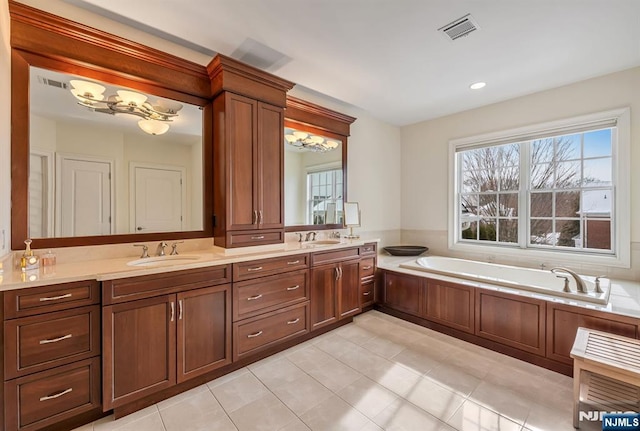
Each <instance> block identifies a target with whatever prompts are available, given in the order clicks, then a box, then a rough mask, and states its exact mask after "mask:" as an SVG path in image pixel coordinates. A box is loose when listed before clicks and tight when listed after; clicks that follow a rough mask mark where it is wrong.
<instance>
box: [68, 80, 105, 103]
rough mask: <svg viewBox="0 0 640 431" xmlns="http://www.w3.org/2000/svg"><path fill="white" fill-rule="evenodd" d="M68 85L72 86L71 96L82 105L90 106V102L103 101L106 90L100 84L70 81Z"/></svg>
mask: <svg viewBox="0 0 640 431" xmlns="http://www.w3.org/2000/svg"><path fill="white" fill-rule="evenodd" d="M69 83H70V84H71V85H72V86H73V89H71V94H73V95H74V96H75V98H76V99H78V100H79V101H81V102H82V103H83V104H89V105H90V104H91V101H92V100H102V99H104V94H102V93H104V92H105V91H106V88H105V87H104V86H102V85H100V84H96V83H95V82H90V81H82V80H80V79H72V80H71V81H69Z"/></svg>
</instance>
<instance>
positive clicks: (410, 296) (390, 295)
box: [381, 271, 425, 316]
mask: <svg viewBox="0 0 640 431" xmlns="http://www.w3.org/2000/svg"><path fill="white" fill-rule="evenodd" d="M424 283H425V279H424V278H423V277H416V276H412V275H404V274H399V273H395V272H389V271H387V272H385V274H384V285H383V288H382V298H381V302H382V304H384V305H385V306H387V307H390V308H393V309H395V310H398V311H402V312H404V313H408V314H413V315H414V316H421V315H423V314H424V305H423V304H424V294H425V293H424Z"/></svg>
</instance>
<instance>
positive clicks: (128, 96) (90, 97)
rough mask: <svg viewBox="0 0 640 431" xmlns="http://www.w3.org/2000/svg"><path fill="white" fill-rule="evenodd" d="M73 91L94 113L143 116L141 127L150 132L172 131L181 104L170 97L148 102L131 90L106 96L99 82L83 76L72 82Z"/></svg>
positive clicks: (139, 124) (157, 133)
mask: <svg viewBox="0 0 640 431" xmlns="http://www.w3.org/2000/svg"><path fill="white" fill-rule="evenodd" d="M70 84H71V86H72V87H73V88H72V89H71V94H73V95H74V97H75V98H76V99H78V104H79V105H82V106H84V107H86V108H88V109H90V110H91V111H93V112H101V113H103V114H110V115H115V114H129V115H135V116H136V117H140V118H142V120H140V121H138V126H139V127H140V128H141V129H142V130H143V131H144V132H146V133H148V134H150V135H162V134H163V133H166V132H167V131H168V130H169V124H167V123H169V122H171V121H173V119H174V118H175V117H177V116H178V111H180V110H181V109H182V104H180V103H178V102H174V101H171V100H158V101H157V102H156V103H155V104H151V103H149V102H148V97H147V96H145V95H144V94H141V93H138V92H135V91H131V90H118V91H116V94H114V95H110V96H107V97H106V98H105V95H104V92H105V91H106V88H105V87H104V86H102V85H100V84H97V83H95V82H90V81H83V80H80V79H72V80H71V81H70Z"/></svg>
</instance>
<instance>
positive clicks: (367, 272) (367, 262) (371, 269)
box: [360, 257, 376, 278]
mask: <svg viewBox="0 0 640 431" xmlns="http://www.w3.org/2000/svg"><path fill="white" fill-rule="evenodd" d="M375 271H376V258H375V257H367V258H364V259H362V260H361V261H360V278H367V277H373V274H374V273H375Z"/></svg>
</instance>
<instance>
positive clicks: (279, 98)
mask: <svg viewBox="0 0 640 431" xmlns="http://www.w3.org/2000/svg"><path fill="white" fill-rule="evenodd" d="M207 72H208V74H209V78H210V79H211V95H212V96H213V97H215V96H217V95H218V94H220V93H221V92H223V91H231V92H233V93H237V94H240V95H243V96H248V97H252V98H255V99H257V100H260V101H263V102H267V103H271V104H273V105H276V106H279V107H282V108H284V107H285V105H286V93H287V91H289V90H291V89H292V88H293V86H294V85H295V83H293V82H291V81H287V80H286V79H282V78H280V77H277V76H275V75H272V74H270V73H268V72H265V71H263V70H260V69H256V68H255V67H252V66H249V65H247V64H244V63H242V62H240V61H238V60H234V59H233V58H230V57H227V56H225V55H222V54H218V55H216V56H215V57H214V58H213V60H211V62H210V63H209V64H208V65H207Z"/></svg>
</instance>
